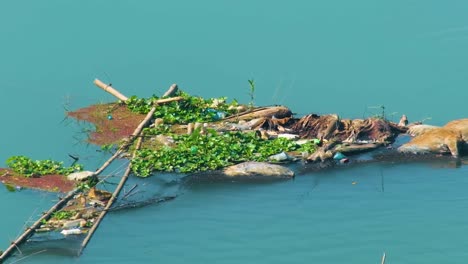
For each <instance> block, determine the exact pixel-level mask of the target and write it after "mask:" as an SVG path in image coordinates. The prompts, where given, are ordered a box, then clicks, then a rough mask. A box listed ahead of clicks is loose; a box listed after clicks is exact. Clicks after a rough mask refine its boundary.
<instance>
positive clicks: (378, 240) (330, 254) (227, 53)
mask: <svg viewBox="0 0 468 264" xmlns="http://www.w3.org/2000/svg"><path fill="white" fill-rule="evenodd" d="M467 11H468V3H466V1H456V0H454V1H450V3H445V2H441V1H411V2H408V1H392V2H391V3H390V2H389V3H377V2H376V1H370V0H368V1H367V0H366V1H357V2H356V1H352V2H351V1H326V2H323V1H322V2H319V1H293V2H291V3H286V2H285V1H243V0H241V1H235V2H233V1H214V0H213V1H203V0H202V1H184V2H182V1H172V2H162V1H143V0H142V1H120V0H118V1H117V0H116V1H109V0H108V1H105V0H102V1H63V0H60V1H59V0H55V1H51V0H47V1H9V0H5V1H1V2H0V25H2V26H0V40H1V42H0V43H1V44H0V45H1V46H0V58H1V60H0V95H1V98H2V99H3V100H2V102H1V103H0V110H1V111H2V113H3V114H2V120H3V122H2V128H1V132H0V133H1V134H0V135H1V137H0V161H4V160H6V159H7V158H8V157H9V156H12V155H27V156H30V157H32V158H35V159H48V158H51V159H56V160H63V161H65V162H70V160H69V158H68V156H67V154H69V153H71V154H75V155H79V156H80V158H81V162H83V163H85V165H86V166H87V168H88V169H94V168H96V166H98V164H100V163H101V161H102V160H104V159H105V157H103V156H101V154H100V153H98V152H96V148H95V147H94V146H90V145H86V144H84V143H83V139H84V138H85V134H84V130H85V125H84V124H77V123H74V122H72V121H71V120H64V113H65V111H66V110H68V109H77V108H79V107H83V106H86V105H89V104H93V103H97V102H107V101H112V100H113V98H112V97H110V96H108V95H107V94H105V93H104V92H102V91H101V90H99V89H97V88H95V87H94V86H93V84H92V81H93V79H94V78H96V77H97V78H100V79H102V80H103V81H106V82H112V83H113V85H114V86H115V87H116V88H118V89H120V90H121V91H122V92H123V93H124V94H127V95H134V94H137V95H139V96H149V95H151V94H161V93H162V92H164V91H165V90H166V88H167V87H169V85H170V84H172V83H174V82H176V83H178V84H179V86H180V87H181V88H182V89H184V90H186V91H188V92H190V93H192V94H197V95H202V96H207V97H208V96H228V97H229V98H236V99H238V100H239V101H242V102H245V103H248V101H249V97H248V83H247V79H251V78H254V79H255V81H256V83H257V90H256V92H255V95H256V98H255V103H256V104H257V105H271V104H285V105H288V106H289V107H291V108H292V109H293V110H294V111H295V112H296V113H298V114H299V115H301V114H306V113H309V112H315V113H338V114H340V115H341V116H343V117H345V118H346V117H352V118H355V117H362V116H369V115H373V114H379V109H378V108H375V107H378V106H381V105H384V106H385V110H386V114H387V115H388V117H390V118H394V119H395V120H396V119H398V118H399V116H400V115H401V114H403V113H404V114H407V115H408V117H409V119H410V121H415V120H422V119H426V118H430V119H429V120H428V121H427V122H429V123H431V124H436V125H442V124H444V123H446V122H447V121H449V120H452V119H457V118H461V117H467V114H468V113H467V110H466V108H465V107H464V105H465V104H466V98H467V97H468V89H467V87H468V74H467V72H468V63H467V61H468V52H467V51H466V47H467V46H468V17H467V16H466V13H467ZM382 174H383V175H384V179H385V181H384V192H382V188H381V187H382V177H381V175H382ZM466 175H468V174H467V166H466V165H465V166H462V167H460V168H452V167H451V166H450V164H437V165H434V164H404V165H395V164H394V165H389V164H373V165H368V166H362V167H359V168H350V169H344V170H334V171H327V172H321V173H316V172H314V173H312V172H304V173H303V174H302V175H300V177H297V178H296V180H294V181H290V182H283V183H275V184H266V185H258V184H232V183H225V184H210V185H206V184H205V185H191V186H183V187H182V188H181V190H180V194H181V195H180V197H179V198H177V199H176V200H174V201H172V202H168V203H165V204H163V205H158V206H150V207H145V208H141V209H135V210H127V211H120V212H115V213H112V214H111V215H109V216H108V217H107V218H106V219H105V223H104V224H103V225H102V226H101V227H100V229H99V231H98V233H97V234H96V235H95V237H94V238H93V240H92V242H91V243H90V245H89V246H88V248H87V249H86V250H85V252H84V255H82V256H81V257H80V258H70V257H64V256H50V255H36V256H34V257H31V258H29V259H27V260H26V261H25V262H29V263H50V262H54V261H55V262H62V263H67V262H72V263H74V262H78V263H97V262H99V263H129V262H134V263H146V262H156V261H158V262H161V263H343V262H350V261H351V262H352V263H377V262H378V261H379V259H380V257H381V254H382V252H383V251H386V252H387V254H388V259H387V263H426V264H427V263H465V262H466V258H467V257H468V253H467V252H466V248H467V246H468V245H467V243H468V242H466V234H467V232H468V227H467V225H466V219H467V216H468V213H467V212H468V211H466V210H465V209H466V208H467V206H468V193H467V192H466V189H467V184H468V178H467V177H466ZM353 181H355V182H357V184H352V182H353ZM54 199H56V195H51V194H44V193H41V192H37V191H27V190H26V191H22V192H17V193H9V192H7V190H6V189H4V188H0V208H2V216H1V217H0V248H6V247H7V245H8V242H9V240H13V238H14V237H15V236H16V235H18V234H19V233H20V230H21V229H22V227H23V225H24V222H25V221H26V220H28V219H34V218H35V217H36V216H37V215H38V214H39V213H40V212H41V211H42V210H44V209H46V208H47V207H48V206H49V205H50V204H52V203H53V201H54Z"/></svg>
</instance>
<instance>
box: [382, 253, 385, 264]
mask: <svg viewBox="0 0 468 264" xmlns="http://www.w3.org/2000/svg"><path fill="white" fill-rule="evenodd" d="M381 264H385V252H384V253H383V256H382V262H381Z"/></svg>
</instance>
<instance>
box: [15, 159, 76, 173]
mask: <svg viewBox="0 0 468 264" xmlns="http://www.w3.org/2000/svg"><path fill="white" fill-rule="evenodd" d="M6 164H7V166H8V167H9V168H10V169H12V170H13V171H14V172H16V173H18V174H21V175H24V176H25V177H32V176H41V175H47V174H61V175H68V174H70V173H73V172H77V171H82V170H83V165H81V164H74V165H73V166H71V167H64V166H63V162H58V161H53V160H32V159H30V158H28V157H26V156H12V157H10V158H8V159H7V161H6Z"/></svg>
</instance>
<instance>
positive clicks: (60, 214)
mask: <svg viewBox="0 0 468 264" xmlns="http://www.w3.org/2000/svg"><path fill="white" fill-rule="evenodd" d="M75 214H76V212H75V211H57V212H55V213H53V214H52V218H55V219H57V220H66V219H70V218H72V217H73V216H74V215H75Z"/></svg>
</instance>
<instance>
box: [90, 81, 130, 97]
mask: <svg viewBox="0 0 468 264" xmlns="http://www.w3.org/2000/svg"><path fill="white" fill-rule="evenodd" d="M94 84H95V85H96V86H97V87H99V88H101V89H103V90H104V91H106V92H108V93H110V94H112V95H113V96H115V97H117V98H118V99H119V100H121V101H124V102H125V101H127V100H128V97H126V96H125V95H123V94H121V93H120V92H119V91H117V90H116V89H114V88H113V87H112V86H110V85H108V84H105V83H103V82H101V81H100V80H98V79H95V80H94Z"/></svg>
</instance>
